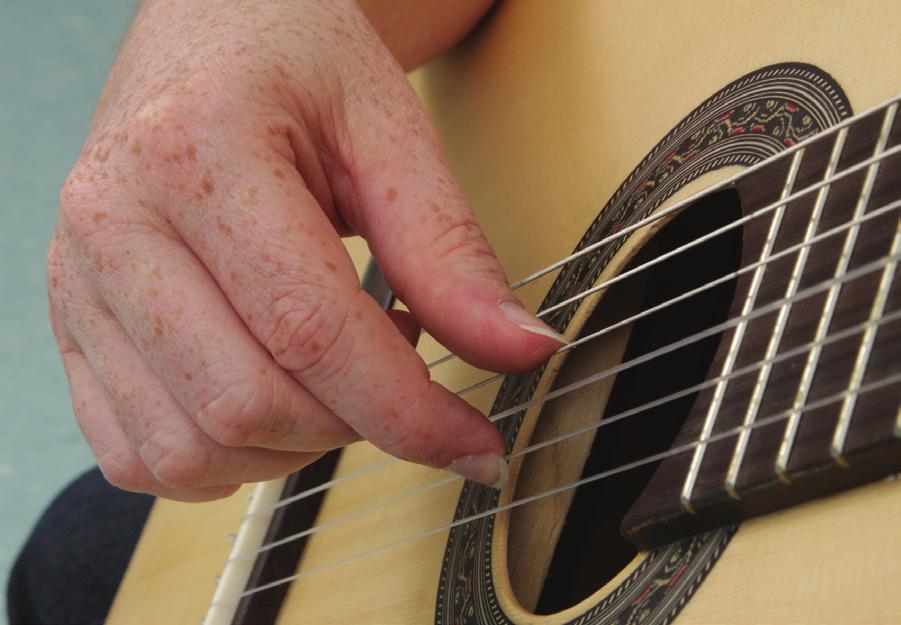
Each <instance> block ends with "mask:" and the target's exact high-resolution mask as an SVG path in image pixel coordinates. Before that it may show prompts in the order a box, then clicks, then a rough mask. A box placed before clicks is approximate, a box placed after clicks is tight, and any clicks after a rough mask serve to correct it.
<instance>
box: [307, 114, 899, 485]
mask: <svg viewBox="0 0 901 625" xmlns="http://www.w3.org/2000/svg"><path fill="white" fill-rule="evenodd" d="M883 106H884V105H883ZM883 106H880V107H876V108H875V109H873V110H874V111H875V110H879V109H880V108H883ZM866 114H867V113H864V114H861V115H859V116H856V117H857V118H861V117H864V116H866ZM851 121H853V119H852V120H848V123H851ZM838 129H839V128H838V127H834V128H832V129H831V131H833V132H834V131H837V130H838ZM826 134H828V133H821V134H819V135H817V136H815V137H812V138H811V139H810V141H815V140H819V139H822V138H823V137H824V136H825V135H826ZM802 147H803V146H802V145H798V146H797V149H801V148H802ZM788 153H789V151H786V152H783V153H780V154H779V155H777V157H783V156H786V155H787V154H788ZM888 156H890V154H882V155H881V156H880V159H879V160H882V159H883V158H887V157H888ZM763 165H764V163H761V166H763ZM863 166H866V164H864V165H862V166H861V167H863ZM748 173H749V172H748V171H744V172H742V174H741V175H742V176H744V175H747V174H748ZM845 173H846V174H847V173H850V172H845ZM829 182H830V181H823V182H822V183H821V184H820V185H819V186H820V187H822V186H825V185H826V184H829ZM726 184H727V183H723V184H722V185H721V187H722V186H725V185H726ZM721 187H720V188H721ZM812 190H815V189H809V190H807V191H808V192H809V191H812ZM707 193H710V190H705V191H704V192H703V194H707ZM700 195H701V194H699V196H700ZM799 195H800V194H799ZM792 199H793V198H787V199H785V200H782V201H780V202H777V203H776V204H774V207H775V206H779V205H785V204H787V203H788V202H790V201H792ZM691 201H693V200H692V199H689V200H688V201H686V202H685V203H686V204H688V203H690V202H691ZM678 208H680V207H672V209H671V210H676V209H678ZM761 214H763V211H758V212H757V213H755V214H754V215H752V216H750V217H749V218H748V219H745V220H743V221H747V220H749V219H753V218H756V217H757V216H759V215H761ZM663 216H664V215H661V214H658V215H655V216H654V217H655V219H656V218H661V217H663ZM655 219H651V220H649V222H650V221H653V220H655ZM642 225H643V224H640V223H639V224H635V225H634V227H633V230H634V229H637V228H639V227H642ZM738 225H739V224H736V223H733V224H731V227H737V226H738ZM726 229H728V228H726ZM628 232H629V231H625V232H622V231H621V232H620V233H618V234H619V235H620V236H624V235H626V234H628ZM718 234H719V232H717V233H710V235H709V238H712V237H713V236H716V235H718ZM611 240H612V239H611ZM698 243H699V242H695V243H694V244H695V245H696V244H698ZM602 244H603V242H599V244H597V247H600V245H602ZM588 251H589V250H583V251H582V252H581V253H580V255H581V254H584V253H587V252H588ZM569 260H572V259H571V258H570V259H564V260H563V261H562V262H561V264H560V265H559V266H562V265H563V264H565V263H566V262H569ZM662 260H664V259H662V258H658V259H655V261H653V262H655V263H656V262H662ZM552 269H553V268H551V269H549V270H548V271H550V270H552ZM545 273H547V272H545ZM636 273H637V272H636ZM542 275H543V274H542ZM537 277H540V276H537V275H536V276H535V278H537ZM625 278H626V276H619V279H620V280H622V279H625ZM522 283H525V281H521V284H519V285H517V288H518V286H521V285H522ZM606 286H609V285H606ZM602 288H604V286H601V285H598V286H597V287H595V288H594V289H593V292H597V291H600V290H601V289H602ZM588 295H590V293H584V294H581V295H580V296H577V298H576V299H575V300H572V301H577V300H578V299H581V298H582V297H586V296H588ZM688 296H689V295H684V296H683V297H688ZM569 303H571V301H568V302H564V303H560V304H559V305H557V307H558V308H559V307H562V306H565V305H568V304H569ZM549 312H552V311H551V310H547V311H542V312H541V313H539V314H547V313H549ZM646 314H651V311H647V312H646V313H645V315H646ZM607 331H609V330H607ZM386 461H387V462H391V461H392V459H386ZM387 462H386V463H387ZM379 464H381V463H379ZM361 472H362V471H356V472H354V474H353V475H354V476H356V475H357V474H359V473H361ZM350 477H351V475H350V474H349V475H346V476H343V478H340V479H339V480H336V482H339V481H342V480H343V479H348V478H350ZM453 479H457V478H453ZM321 488H322V489H324V488H327V486H322V487H321Z"/></svg>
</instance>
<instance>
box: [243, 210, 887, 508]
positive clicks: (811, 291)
mask: <svg viewBox="0 0 901 625" xmlns="http://www.w3.org/2000/svg"><path fill="white" fill-rule="evenodd" d="M898 207H901V200H896V201H894V202H891V203H889V204H886V205H883V206H881V207H879V208H877V209H874V210H871V211H869V212H867V213H866V214H865V215H864V216H863V217H861V218H858V219H855V220H851V221H848V222H846V223H843V224H840V225H838V226H835V227H833V228H831V229H830V230H828V231H826V232H823V233H820V234H819V235H817V237H814V238H813V239H811V240H810V241H809V242H807V243H802V244H796V245H794V246H792V247H791V248H787V249H785V250H782V251H780V252H779V253H777V254H774V255H773V256H771V257H770V258H769V260H768V261H766V262H764V263H763V264H764V265H765V264H768V263H769V262H773V261H776V260H778V259H779V258H782V257H784V256H787V255H788V254H790V253H792V252H793V251H797V250H799V249H801V248H802V247H805V246H807V245H812V244H815V243H816V242H817V241H822V240H823V239H825V238H827V237H829V236H834V235H835V234H838V233H840V232H842V231H843V230H846V229H848V228H851V227H853V226H855V225H858V224H859V223H863V222H866V221H869V220H871V219H874V218H876V217H879V216H882V215H884V214H887V213H888V212H890V211H891V210H895V209H897V208H898ZM792 248H794V249H792ZM876 262H877V263H878V262H880V261H876ZM760 265H761V262H760V261H758V262H756V263H752V264H749V265H747V266H745V267H743V268H741V269H739V270H737V271H736V272H733V274H735V275H737V274H738V273H742V272H746V271H750V270H751V269H754V268H756V267H757V266H760ZM865 268H866V266H865V267H861V268H858V269H857V270H856V271H860V270H861V269H865ZM878 268H879V267H876V268H870V270H872V271H874V270H875V269H878ZM733 274H727V275H726V276H721V277H720V278H717V279H715V280H714V281H712V282H708V283H707V284H706V285H702V286H701V287H698V288H696V289H694V291H697V292H700V290H703V289H704V288H710V287H712V286H716V284H717V283H720V282H725V281H727V280H729V279H732V277H734V275H733ZM850 274H851V272H849V273H848V274H846V275H845V276H842V277H841V278H837V279H833V280H831V281H829V282H830V283H836V284H840V283H841V281H842V280H843V279H847V278H848V277H849V276H850ZM852 279H853V278H852ZM830 283H820V284H818V285H813V286H811V287H808V288H807V289H805V290H803V291H799V292H798V293H796V294H795V296H794V297H795V298H798V299H803V298H804V297H810V296H812V295H816V294H817V293H819V292H821V291H822V290H824V289H828V288H829V287H830V286H831V284H830ZM689 294H690V295H689ZM696 294H697V293H696V292H692V291H689V292H687V293H683V294H682V295H679V296H676V297H674V298H671V300H668V301H667V302H662V303H661V304H659V305H657V306H656V307H654V308H651V309H647V310H646V311H642V312H640V313H637V314H636V315H634V316H633V317H632V318H629V319H626V320H623V321H620V322H617V323H616V324H613V325H611V326H607V327H606V328H601V329H600V330H597V331H595V332H593V333H591V334H589V335H586V336H584V337H581V338H579V339H578V340H576V341H573V342H572V343H570V344H569V345H567V346H564V347H562V348H561V349H560V350H558V353H559V352H563V351H567V350H569V349H575V348H577V347H579V346H581V345H583V344H585V343H587V342H589V341H591V340H593V339H596V338H599V337H600V336H602V335H603V334H606V333H607V332H609V331H611V330H613V329H616V327H620V326H622V325H625V324H626V323H630V322H632V321H634V320H636V319H638V318H641V317H643V316H647V315H649V314H652V313H654V312H659V310H661V309H662V307H665V305H667V306H668V305H671V304H674V303H676V302H675V301H673V300H678V299H680V298H681V299H686V298H687V297H689V296H691V295H696ZM792 301H793V300H790V299H786V298H783V299H781V300H777V301H774V302H770V303H769V304H767V305H766V306H765V307H764V312H760V310H761V309H757V310H753V311H751V312H750V313H749V314H754V315H760V314H765V313H766V312H769V311H770V310H773V307H776V308H778V307H779V306H781V305H782V304H784V303H792ZM751 318H753V317H751ZM742 320H744V318H743V317H735V318H733V319H730V320H727V321H725V322H723V323H722V324H720V325H719V326H714V327H712V328H707V329H705V330H703V331H701V332H700V333H696V334H694V335H691V336H688V337H685V338H683V339H681V340H679V341H676V342H674V343H670V344H669V345H665V346H662V347H661V348H658V349H657V350H655V351H653V352H650V353H648V354H643V355H641V356H638V357H636V358H635V359H633V360H630V361H626V362H623V363H620V364H619V365H617V366H615V367H612V368H610V369H608V370H606V371H603V372H599V374H596V375H601V374H606V375H605V376H604V377H606V376H609V375H614V374H616V373H619V372H621V371H625V370H627V369H629V368H631V367H633V366H637V365H640V364H642V363H644V362H646V361H647V360H648V359H651V358H656V357H657V356H660V355H664V354H666V353H669V352H670V351H674V350H675V349H679V348H681V347H684V346H686V345H688V344H691V343H694V342H696V341H699V340H703V339H704V338H707V337H708V336H711V335H712V334H716V333H717V332H719V331H721V330H725V329H728V328H729V327H732V326H733V325H734V324H737V323H740V322H741V321H742ZM725 324H729V325H725ZM720 326H723V327H720ZM503 377H504V375H503V374H495V375H492V376H490V377H489V378H486V379H484V380H482V381H480V382H477V383H475V384H472V385H470V386H467V387H464V388H463V389H461V390H459V391H457V392H456V394H457V395H463V394H465V393H468V392H471V391H473V390H476V388H480V387H482V386H485V385H486V384H489V383H491V382H494V381H497V380H500V379H502V378H503ZM598 379H600V378H598ZM593 381H597V380H593ZM588 383H592V382H588ZM574 384H580V382H576V383H574ZM571 386H572V385H571ZM567 388H569V387H567ZM575 388H581V386H576V387H575ZM575 388H574V389H573V390H575ZM564 390H565V389H558V391H564ZM545 397H547V396H545ZM552 398H553V397H548V399H552ZM533 401H534V400H533ZM531 405H532V404H529V405H520V406H515V407H513V408H511V409H508V410H506V411H503V412H501V413H498V414H496V415H491V416H489V417H488V418H489V420H491V421H492V422H497V421H499V420H501V419H503V418H506V417H508V416H510V415H511V414H515V413H516V412H519V411H520V410H522V409H525V408H528V407H531ZM395 460H396V459H393V458H386V459H384V460H380V461H378V462H376V463H374V464H372V465H369V466H367V467H363V468H361V469H359V470H357V471H355V472H354V473H353V474H348V475H345V476H342V477H340V478H336V480H333V481H329V482H325V483H323V484H321V485H319V486H317V487H314V488H312V489H309V490H307V491H303V492H301V493H298V494H296V495H293V496H291V497H286V498H284V499H281V500H280V501H278V502H276V503H274V504H272V505H271V506H267V507H265V508H263V509H261V510H259V511H256V512H254V513H252V514H249V515H246V516H245V517H244V519H247V518H250V517H252V516H258V515H262V514H266V513H268V512H271V511H272V510H275V509H277V508H279V507H282V506H286V505H288V504H290V503H293V502H296V501H299V500H301V499H304V498H306V497H309V496H311V495H313V494H315V493H317V492H321V491H323V490H326V489H327V488H330V487H331V486H332V485H335V484H337V483H340V482H344V481H347V480H349V479H352V478H355V477H360V476H362V475H364V474H366V473H368V472H370V471H373V470H376V469H378V468H381V467H383V466H386V465H387V464H390V463H392V462H394V461H395Z"/></svg>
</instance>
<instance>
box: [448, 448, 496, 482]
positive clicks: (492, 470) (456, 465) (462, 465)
mask: <svg viewBox="0 0 901 625" xmlns="http://www.w3.org/2000/svg"><path fill="white" fill-rule="evenodd" d="M445 468H446V469H447V470H448V471H452V472H454V473H456V474H457V475H460V476H462V477H465V478H466V479H467V480H472V481H474V482H479V483H481V484H486V485H487V486H491V487H492V488H503V487H504V485H505V484H506V483H507V478H508V477H510V469H509V468H508V467H507V461H506V460H504V459H503V458H501V457H500V456H498V455H497V454H475V455H472V456H463V457H462V458H457V459H456V460H454V461H453V462H451V463H450V464H449V465H447V466H446V467H445Z"/></svg>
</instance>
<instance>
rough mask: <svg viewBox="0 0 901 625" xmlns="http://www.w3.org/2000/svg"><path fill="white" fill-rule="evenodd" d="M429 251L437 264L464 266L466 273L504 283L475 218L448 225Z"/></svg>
mask: <svg viewBox="0 0 901 625" xmlns="http://www.w3.org/2000/svg"><path fill="white" fill-rule="evenodd" d="M430 249H431V250H432V251H433V255H434V256H433V258H434V259H435V260H436V261H437V262H439V263H444V262H447V263H453V264H455V265H460V264H463V265H465V266H466V268H467V271H468V272H469V273H475V274H478V275H480V276H481V277H484V278H488V279H490V280H494V281H499V282H502V283H504V284H506V283H507V276H506V275H505V274H504V271H503V269H502V268H501V265H500V263H499V262H498V260H497V256H495V254H494V250H493V249H491V245H490V244H489V243H488V240H487V239H486V238H485V235H484V234H483V233H482V229H481V227H480V226H479V224H478V222H476V221H475V219H474V218H467V219H463V220H461V221H457V222H452V223H449V224H447V225H446V226H445V227H443V228H442V229H441V230H440V231H439V232H438V234H437V235H436V236H435V237H434V239H433V240H432V243H431V245H430Z"/></svg>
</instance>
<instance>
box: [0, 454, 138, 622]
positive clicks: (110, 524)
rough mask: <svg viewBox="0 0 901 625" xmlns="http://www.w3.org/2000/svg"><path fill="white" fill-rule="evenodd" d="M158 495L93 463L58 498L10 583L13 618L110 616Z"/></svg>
mask: <svg viewBox="0 0 901 625" xmlns="http://www.w3.org/2000/svg"><path fill="white" fill-rule="evenodd" d="M152 504H153V497H151V496H150V495H140V494H135V493H128V492H125V491H122V490H119V489H117V488H115V487H113V486H110V485H109V484H108V483H107V482H106V480H104V479H103V476H102V475H101V474H100V471H99V470H97V469H92V470H90V471H88V472H86V473H84V474H83V475H82V476H81V477H79V478H77V479H76V480H75V481H73V482H72V483H71V484H69V485H68V486H67V487H66V488H65V489H64V490H63V491H62V492H61V493H60V494H59V495H57V497H56V499H54V500H53V502H52V503H51V504H50V506H49V507H48V508H47V510H45V511H44V514H43V515H42V516H41V519H40V520H39V521H38V523H37V525H36V526H35V528H34V530H33V531H32V533H31V536H29V538H28V540H27V541H26V543H25V546H24V547H23V548H22V551H21V552H20V553H19V557H18V559H17V560H16V563H15V564H14V565H13V568H12V572H11V573H10V578H9V585H8V587H7V611H8V616H9V622H10V625H26V624H27V625H88V624H93V623H98V624H99V623H103V621H104V619H105V618H106V615H107V612H109V608H110V605H112V602H113V597H115V595H116V590H117V589H118V587H119V582H120V580H121V579H122V576H123V575H124V574H125V568H126V567H127V566H128V561H129V559H130V558H131V554H132V552H133V551H134V548H135V545H136V544H137V542H138V538H139V536H140V535H141V530H142V529H143V527H144V522H145V521H146V520H147V515H148V514H149V513H150V507H151V505H152Z"/></svg>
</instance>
